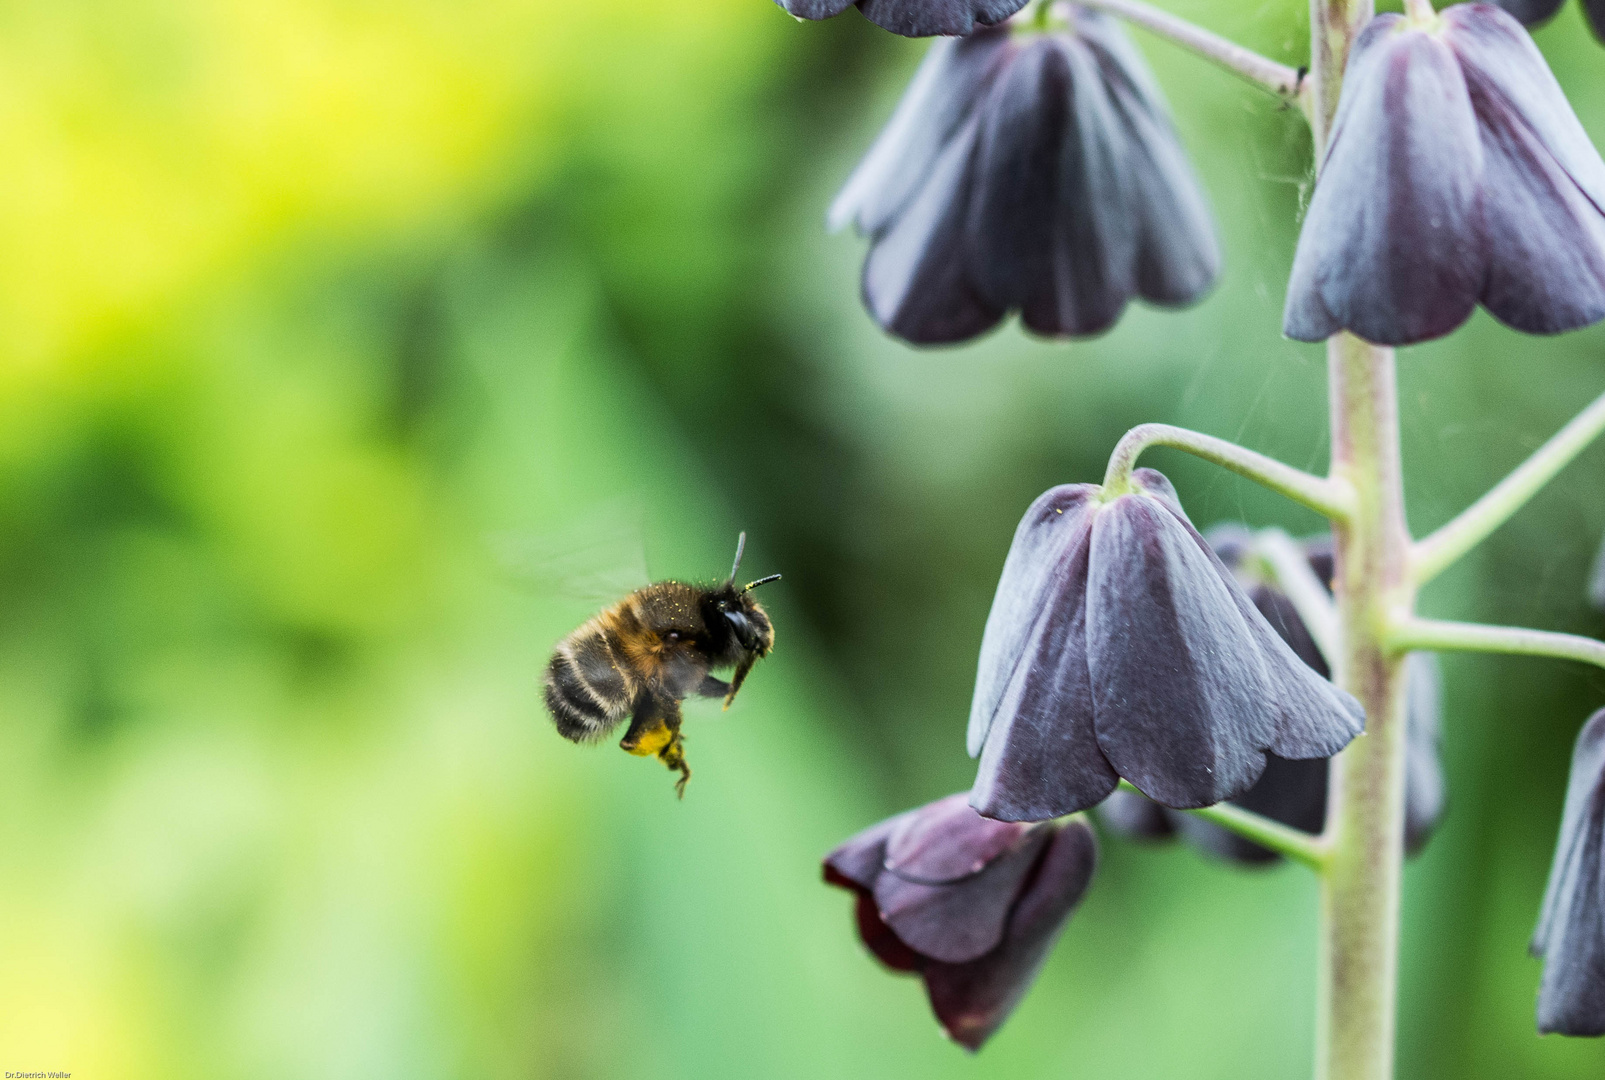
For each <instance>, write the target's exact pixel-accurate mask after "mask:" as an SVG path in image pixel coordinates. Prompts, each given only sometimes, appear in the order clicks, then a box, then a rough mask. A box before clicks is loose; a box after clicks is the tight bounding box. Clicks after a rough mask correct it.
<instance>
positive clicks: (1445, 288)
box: [1283, 4, 1605, 345]
mask: <svg viewBox="0 0 1605 1080" xmlns="http://www.w3.org/2000/svg"><path fill="white" fill-rule="evenodd" d="M1479 303H1481V304H1482V305H1483V306H1484V307H1486V308H1487V309H1488V310H1489V312H1490V313H1492V314H1493V315H1494V316H1495V317H1496V318H1498V319H1500V320H1501V321H1503V322H1505V323H1507V324H1509V325H1510V326H1512V327H1514V328H1515V329H1517V330H1522V331H1525V332H1527V333H1532V334H1553V333H1559V332H1561V331H1564V330H1573V329H1576V328H1578V327H1581V326H1587V325H1589V324H1590V323H1593V322H1596V321H1598V320H1599V319H1601V318H1605V162H1602V161H1601V160H1600V156H1599V153H1598V152H1597V151H1596V150H1595V149H1594V146H1593V144H1592V143H1590V142H1589V140H1588V135H1587V134H1586V133H1585V132H1584V130H1583V126H1582V124H1581V123H1579V122H1578V119H1577V116H1576V114H1575V113H1573V112H1572V108H1571V105H1570V104H1568V103H1567V101H1566V97H1565V95H1564V94H1563V93H1562V92H1561V89H1560V85H1559V84H1558V83H1556V82H1555V77H1554V76H1553V75H1552V74H1550V71H1549V67H1548V65H1546V64H1545V63H1544V58H1543V56H1542V55H1541V54H1540V53H1539V51H1538V48H1537V47H1536V46H1535V45H1534V44H1533V42H1532V39H1531V38H1530V37H1528V35H1527V31H1526V30H1524V29H1522V26H1521V24H1520V23H1518V22H1517V21H1516V20H1515V19H1514V18H1512V17H1511V16H1509V15H1507V14H1506V13H1505V12H1503V11H1501V10H1500V9H1499V8H1497V7H1494V6H1493V5H1492V4H1457V5H1455V6H1453V7H1451V8H1449V9H1447V10H1446V11H1444V12H1443V13H1442V14H1441V15H1439V16H1438V17H1437V19H1436V22H1435V24H1433V25H1421V24H1418V23H1414V22H1411V21H1410V20H1408V19H1405V18H1404V17H1402V16H1399V15H1379V16H1377V17H1376V18H1375V19H1373V20H1372V21H1371V22H1370V24H1368V25H1367V26H1366V28H1365V29H1364V30H1363V31H1362V32H1361V33H1360V35H1359V37H1358V39H1357V40H1356V42H1355V45H1354V49H1353V51H1352V52H1351V53H1350V56H1349V64H1348V68H1347V72H1346V74H1345V76H1344V82H1343V97H1342V100H1341V101H1340V102H1339V105H1338V110H1337V115H1336V117H1335V118H1334V120H1333V125H1332V135H1331V139H1330V140H1329V143H1328V146H1327V151H1326V161H1325V164H1324V166H1323V168H1322V170H1321V175H1320V178H1319V180H1318V181H1317V183H1316V186H1315V194H1314V196H1313V198H1312V199H1311V201H1310V210H1309V214H1308V215H1307V216H1306V217H1305V219H1304V226H1303V229H1302V231H1301V232H1300V234H1299V243H1298V251H1297V254H1296V255H1295V257H1294V260H1293V273H1292V279H1291V281H1290V282H1289V283H1288V293H1287V308H1286V312H1285V314H1284V317H1283V330H1284V331H1285V332H1286V334H1287V335H1288V336H1289V337H1292V338H1296V339H1298V340H1300V341H1320V340H1323V339H1325V338H1327V337H1330V336H1331V335H1332V334H1334V333H1336V332H1338V331H1339V330H1349V331H1352V332H1353V333H1355V334H1358V335H1359V336H1360V337H1362V338H1365V339H1366V340H1368V341H1372V342H1376V343H1378V344H1383V345H1408V344H1411V343H1413V342H1417V341H1425V340H1427V339H1429V338H1435V337H1439V336H1441V335H1443V334H1447V333H1449V332H1450V331H1451V330H1453V329H1455V328H1456V327H1458V326H1459V325H1460V324H1461V323H1463V322H1465V321H1466V319H1467V318H1468V317H1470V315H1471V312H1472V309H1473V308H1475V307H1476V305H1477V304H1479Z"/></svg>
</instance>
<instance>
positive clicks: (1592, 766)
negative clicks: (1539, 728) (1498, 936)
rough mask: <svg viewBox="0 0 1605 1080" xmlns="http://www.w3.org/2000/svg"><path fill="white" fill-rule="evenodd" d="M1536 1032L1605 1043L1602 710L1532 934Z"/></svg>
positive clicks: (1583, 749) (1581, 762) (1569, 790)
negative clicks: (1539, 968) (1539, 966)
mask: <svg viewBox="0 0 1605 1080" xmlns="http://www.w3.org/2000/svg"><path fill="white" fill-rule="evenodd" d="M1532 953H1533V955H1534V956H1541V957H1543V960H1544V978H1543V982H1542V983H1541V984H1540V986H1539V990H1538V1030H1539V1031H1540V1032H1541V1033H1543V1034H1545V1035H1547V1034H1550V1033H1551V1032H1558V1033H1560V1034H1562V1035H1605V709H1602V710H1600V711H1599V712H1597V713H1595V714H1594V715H1593V717H1592V718H1591V719H1590V720H1589V721H1588V723H1586V724H1584V725H1583V730H1582V732H1581V733H1579V734H1578V736H1577V746H1576V748H1575V749H1574V750H1573V751H1572V772H1571V778H1570V779H1569V780H1568V781H1567V784H1566V808H1565V810H1563V811H1562V813H1561V819H1560V839H1559V840H1558V841H1557V842H1556V844H1555V861H1554V863H1553V864H1552V865H1551V867H1550V870H1549V886H1548V887H1547V888H1546V889H1545V890H1544V906H1543V908H1542V910H1541V911H1540V913H1539V916H1538V929H1537V930H1536V931H1535V932H1534V933H1533V941H1532Z"/></svg>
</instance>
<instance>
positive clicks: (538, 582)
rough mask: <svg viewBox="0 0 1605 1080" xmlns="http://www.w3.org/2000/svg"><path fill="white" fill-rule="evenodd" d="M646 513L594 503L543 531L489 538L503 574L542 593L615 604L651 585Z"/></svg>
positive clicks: (493, 557)
mask: <svg viewBox="0 0 1605 1080" xmlns="http://www.w3.org/2000/svg"><path fill="white" fill-rule="evenodd" d="M641 521H642V516H641V514H640V512H639V511H638V510H635V509H634V508H631V507H628V506H625V505H623V504H607V505H604V506H602V507H600V508H595V509H593V510H592V511H591V512H589V513H586V514H584V515H582V516H580V517H576V518H573V519H570V520H569V521H567V522H565V523H563V524H562V525H560V526H558V527H556V528H554V529H550V530H543V531H526V530H503V531H501V532H495V533H491V534H489V535H487V536H486V537H485V544H486V548H487V550H488V552H489V554H490V558H491V561H492V563H493V565H494V566H495V567H496V571H497V574H498V576H500V577H501V578H502V579H503V580H505V581H507V582H509V583H512V584H516V585H518V586H520V587H522V588H525V589H528V590H530V591H533V592H536V593H539V594H541V595H543V596H548V597H556V598H561V599H565V600H574V601H585V602H586V603H588V604H594V605H602V604H610V603H612V602H614V601H616V600H618V599H619V598H620V597H622V596H624V595H625V594H626V593H630V592H633V591H635V590H636V589H639V588H641V587H642V586H643V585H646V584H649V582H650V579H649V578H648V576H647V569H646V543H645V541H644V539H643V535H642V527H641Z"/></svg>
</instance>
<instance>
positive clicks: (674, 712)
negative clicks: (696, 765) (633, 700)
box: [619, 694, 691, 798]
mask: <svg viewBox="0 0 1605 1080" xmlns="http://www.w3.org/2000/svg"><path fill="white" fill-rule="evenodd" d="M619 746H621V747H622V748H623V749H625V750H626V751H628V752H629V753H632V754H635V755H636V756H637V757H656V758H657V759H658V760H659V761H661V762H663V764H664V765H666V766H668V767H669V768H671V769H676V770H678V771H679V773H680V779H679V782H677V783H676V784H675V785H674V790H675V791H676V793H678V794H679V795H680V797H681V798H684V797H685V782H686V781H687V780H689V779H691V768H690V766H688V765H687V764H686V763H685V740H684V737H683V736H682V735H681V734H680V703H679V702H678V701H674V700H672V699H669V698H662V697H658V696H656V695H650V694H649V695H647V696H646V697H644V698H643V699H642V700H641V703H640V704H639V705H638V706H636V710H635V719H634V720H633V721H631V723H630V730H629V731H628V732H626V733H625V736H624V739H623V740H622V741H621V742H620V743H619Z"/></svg>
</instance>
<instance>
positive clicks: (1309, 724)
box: [968, 469, 1364, 821]
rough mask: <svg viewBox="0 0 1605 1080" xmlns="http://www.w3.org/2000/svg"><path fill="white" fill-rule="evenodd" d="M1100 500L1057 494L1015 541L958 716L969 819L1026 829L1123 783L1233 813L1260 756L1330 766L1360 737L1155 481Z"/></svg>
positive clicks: (1355, 706)
mask: <svg viewBox="0 0 1605 1080" xmlns="http://www.w3.org/2000/svg"><path fill="white" fill-rule="evenodd" d="M1131 482H1132V490H1131V491H1129V492H1127V493H1125V494H1121V495H1118V496H1115V497H1113V498H1109V497H1106V495H1105V493H1104V491H1103V489H1101V488H1099V487H1097V486H1095V485H1091V484H1072V485H1066V486H1063V487H1057V488H1054V489H1052V490H1050V491H1048V492H1047V493H1045V494H1044V495H1042V496H1041V497H1040V498H1038V499H1037V500H1036V502H1034V503H1033V504H1032V505H1031V508H1030V509H1029V510H1027V511H1026V515H1025V518H1024V519H1023V520H1022V521H1021V522H1020V525H1019V528H1018V529H1017V530H1016V531H1015V535H1014V544H1013V546H1012V547H1011V548H1010V549H1009V556H1008V559H1007V560H1006V561H1005V563H1004V566H1003V575H1002V578H1001V580H1000V581H999V582H998V591H997V595H996V597H995V599H994V600H993V603H992V612H991V614H990V615H989V616H988V618H987V623H986V631H985V634H984V635H983V637H982V641H981V656H980V663H979V668H978V672H977V676H976V683H975V697H974V700H973V702H972V705H971V709H970V726H969V739H968V743H969V751H970V754H971V755H972V756H975V755H979V756H980V758H981V762H980V768H979V770H978V774H977V777H976V781H975V787H974V789H973V790H972V791H971V796H970V799H971V805H973V806H974V807H975V808H976V809H977V810H979V811H980V812H981V813H982V814H985V815H986V816H987V817H993V818H999V819H1002V820H1006V821H1039V820H1045V819H1047V818H1051V817H1057V816H1059V815H1061V814H1067V813H1071V812H1073V811H1076V810H1083V809H1086V808H1087V807H1090V806H1094V805H1096V804H1097V803H1099V802H1102V801H1103V799H1104V798H1105V797H1106V796H1108V794H1109V793H1110V792H1111V791H1113V790H1114V789H1115V786H1116V784H1117V783H1118V781H1119V778H1120V777H1125V778H1126V779H1127V780H1129V781H1131V783H1132V784H1134V785H1135V786H1136V787H1137V788H1138V789H1139V790H1140V791H1142V792H1143V793H1144V794H1146V795H1148V796H1149V797H1150V798H1152V799H1153V800H1154V801H1156V802H1159V803H1162V804H1164V805H1166V806H1170V807H1175V808H1178V809H1185V808H1190V807H1198V806H1209V805H1213V804H1214V803H1218V802H1223V801H1225V800H1228V799H1235V798H1238V797H1239V796H1241V795H1243V794H1244V793H1245V792H1246V791H1248V790H1249V789H1250V788H1252V787H1253V786H1254V783H1255V782H1256V781H1257V780H1258V779H1259V778H1260V774H1261V773H1262V772H1263V771H1264V769H1265V767H1266V763H1267V761H1268V760H1269V759H1268V755H1270V754H1275V755H1277V756H1279V757H1284V758H1291V759H1305V758H1319V757H1329V756H1331V755H1332V754H1335V753H1337V752H1338V751H1339V750H1341V749H1342V748H1343V747H1344V746H1346V745H1348V743H1349V742H1350V740H1352V739H1353V738H1354V737H1355V736H1356V735H1358V734H1359V733H1360V731H1361V730H1362V729H1363V726H1364V712H1363V710H1362V709H1361V707H1360V704H1359V702H1357V701H1356V700H1355V699H1354V698H1353V697H1351V696H1349V695H1348V694H1346V693H1344V692H1343V691H1341V690H1339V689H1338V688H1337V687H1335V686H1333V685H1332V683H1330V682H1329V681H1327V680H1326V679H1323V678H1321V676H1320V675H1318V674H1317V673H1316V672H1314V671H1312V670H1311V669H1310V667H1309V665H1307V664H1306V663H1305V662H1304V661H1302V660H1300V659H1299V657H1298V656H1297V655H1296V654H1295V653H1294V652H1293V650H1292V649H1290V648H1289V647H1288V645H1287V643H1286V642H1285V641H1283V640H1282V638H1281V637H1280V636H1278V634H1277V632H1276V631H1275V630H1274V629H1273V628H1272V627H1271V625H1270V623H1269V622H1267V621H1266V619H1265V616H1264V614H1263V613H1261V612H1260V610H1259V609H1258V608H1257V607H1255V605H1254V602H1253V601H1252V600H1251V599H1250V598H1249V597H1248V595H1247V594H1246V593H1245V592H1244V590H1243V588H1242V586H1241V585H1240V584H1239V583H1238V582H1237V580H1236V578H1235V577H1234V576H1233V574H1232V572H1231V571H1230V570H1229V569H1228V568H1227V567H1226V566H1225V564H1223V563H1222V562H1221V560H1220V558H1219V557H1218V556H1217V555H1216V554H1215V553H1214V551H1212V550H1211V549H1210V547H1209V544H1208V543H1207V542H1206V541H1205V540H1204V538H1203V537H1202V536H1200V535H1199V534H1198V532H1197V530H1196V529H1194V528H1193V526H1192V523H1191V522H1190V521H1188V519H1187V515H1186V513H1185V512H1184V511H1183V510H1182V508H1181V504H1180V503H1179V502H1178V501H1177V499H1176V493H1175V490H1174V489H1173V488H1172V487H1171V486H1170V482H1169V481H1168V480H1166V479H1165V478H1164V477H1163V476H1162V475H1160V474H1159V473H1157V472H1154V471H1153V470H1152V469H1139V470H1137V471H1136V472H1134V473H1133V474H1132V477H1131Z"/></svg>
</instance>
